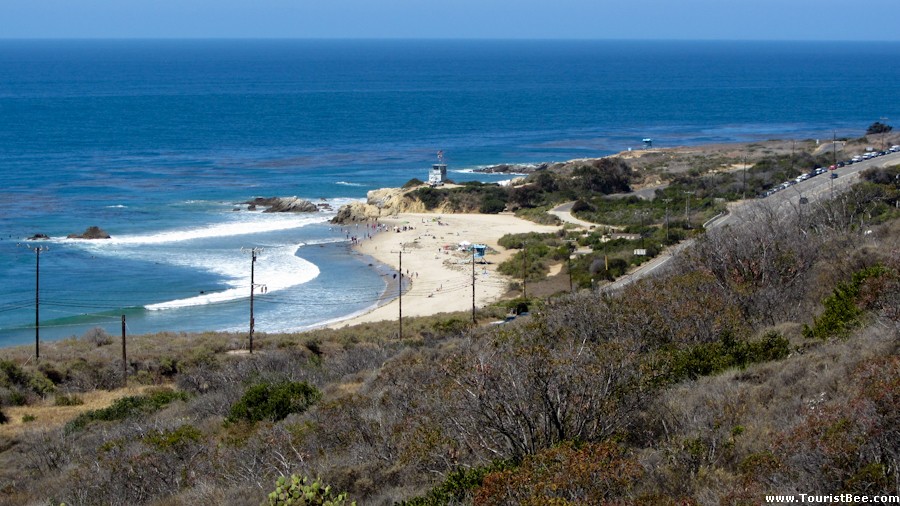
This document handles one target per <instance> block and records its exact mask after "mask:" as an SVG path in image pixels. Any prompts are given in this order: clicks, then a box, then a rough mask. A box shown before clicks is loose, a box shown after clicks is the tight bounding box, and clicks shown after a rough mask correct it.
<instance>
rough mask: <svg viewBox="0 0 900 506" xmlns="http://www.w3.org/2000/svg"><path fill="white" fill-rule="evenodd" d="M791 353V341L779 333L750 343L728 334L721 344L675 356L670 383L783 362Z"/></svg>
mask: <svg viewBox="0 0 900 506" xmlns="http://www.w3.org/2000/svg"><path fill="white" fill-rule="evenodd" d="M789 353H790V341H788V340H787V339H786V338H784V337H781V336H780V335H779V334H778V333H777V332H769V333H767V334H766V335H765V336H764V337H763V338H762V339H761V340H759V341H756V342H750V341H744V340H739V339H734V337H733V336H732V334H731V333H730V332H729V331H725V332H723V334H722V336H721V340H720V341H718V342H713V343H702V344H698V345H696V346H692V347H690V348H688V349H686V350H680V351H678V352H676V353H675V354H674V356H673V360H672V370H671V374H670V376H669V380H670V381H672V382H677V381H680V380H682V379H685V378H688V379H697V378H699V377H700V376H708V375H710V374H716V373H719V372H722V371H724V370H726V369H729V368H732V367H746V366H748V365H750V364H755V363H760V362H768V361H771V360H780V359H783V358H786V357H787V356H788V354H789Z"/></svg>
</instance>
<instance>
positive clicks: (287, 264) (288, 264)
mask: <svg viewBox="0 0 900 506" xmlns="http://www.w3.org/2000/svg"><path fill="white" fill-rule="evenodd" d="M300 246H301V245H300V244H296V245H292V246H284V247H277V248H272V249H266V250H263V251H262V252H261V253H259V254H258V255H257V259H256V266H255V278H254V282H255V283H256V284H257V285H264V286H265V289H263V288H262V287H261V286H257V287H256V289H255V291H256V293H262V291H263V290H265V291H266V293H270V292H277V291H279V290H284V289H286V288H290V287H293V286H297V285H301V284H303V283H307V282H309V281H311V280H313V279H315V277H316V276H318V275H319V268H318V267H316V266H315V265H313V264H312V263H310V262H308V261H306V260H304V259H302V258H300V257H298V256H296V253H297V250H298V249H299V248H300ZM169 261H170V262H171V263H173V264H176V265H184V266H189V267H193V268H199V269H204V270H207V271H210V272H214V273H216V274H219V275H222V276H223V277H225V278H226V279H227V280H228V281H227V282H226V283H227V284H228V285H229V286H230V287H231V288H227V289H225V290H222V291H218V292H212V293H204V294H201V295H196V296H194V297H188V298H184V299H177V300H171V301H166V302H159V303H156V304H148V305H146V306H144V307H145V308H146V309H148V310H151V311H159V310H164V309H175V308H183V307H191V306H203V305H207V304H214V303H220V302H228V301H232V300H240V299H243V298H246V297H249V296H250V272H249V269H248V266H247V264H248V262H249V260H248V258H247V257H246V256H243V255H234V254H227V253H219V254H212V255H183V256H182V257H180V258H170V259H169Z"/></svg>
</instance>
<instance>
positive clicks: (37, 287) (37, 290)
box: [26, 246, 50, 362]
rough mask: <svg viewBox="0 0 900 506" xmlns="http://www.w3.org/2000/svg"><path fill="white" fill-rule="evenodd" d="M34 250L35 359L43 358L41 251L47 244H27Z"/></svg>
mask: <svg viewBox="0 0 900 506" xmlns="http://www.w3.org/2000/svg"><path fill="white" fill-rule="evenodd" d="M26 248H28V249H30V250H33V251H34V360H35V362H37V361H38V360H40V359H41V251H47V250H48V249H50V248H48V247H47V246H26Z"/></svg>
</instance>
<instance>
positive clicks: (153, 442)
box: [142, 424, 203, 451]
mask: <svg viewBox="0 0 900 506" xmlns="http://www.w3.org/2000/svg"><path fill="white" fill-rule="evenodd" d="M201 439H203V433H202V432H200V430H199V429H197V428H196V427H194V426H193V425H190V424H185V425H182V426H180V427H178V428H177V429H171V430H162V431H159V430H151V431H149V432H148V433H147V434H146V435H144V437H143V438H142V441H143V442H144V444H146V445H147V446H151V447H153V448H156V449H157V450H160V451H172V450H179V449H184V448H185V447H187V446H188V445H189V444H191V443H196V442H199V441H200V440H201Z"/></svg>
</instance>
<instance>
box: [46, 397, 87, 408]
mask: <svg viewBox="0 0 900 506" xmlns="http://www.w3.org/2000/svg"><path fill="white" fill-rule="evenodd" d="M82 404H84V401H83V400H81V398H80V397H78V396H77V395H63V394H57V395H56V401H55V402H54V403H53V405H54V406H80V405H82Z"/></svg>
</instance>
